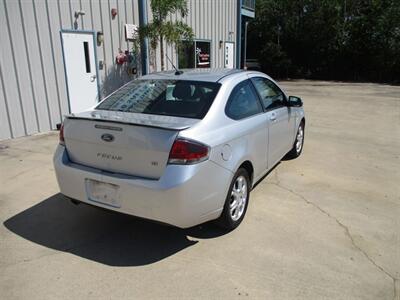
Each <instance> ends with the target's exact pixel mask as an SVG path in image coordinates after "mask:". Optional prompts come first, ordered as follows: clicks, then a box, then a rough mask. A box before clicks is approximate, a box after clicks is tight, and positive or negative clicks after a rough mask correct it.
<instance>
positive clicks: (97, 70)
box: [60, 29, 101, 113]
mask: <svg viewBox="0 0 400 300" xmlns="http://www.w3.org/2000/svg"><path fill="white" fill-rule="evenodd" d="M63 33H77V34H91V35H92V36H93V51H94V64H95V66H96V68H95V69H96V79H97V102H100V100H101V99H100V98H101V96H100V78H99V64H98V62H97V42H96V41H97V31H94V30H74V29H60V39H61V51H62V59H63V65H64V76H65V88H66V89H67V99H68V110H69V113H71V101H70V98H69V90H68V76H67V69H66V65H65V53H64V41H63V37H62V34H63Z"/></svg>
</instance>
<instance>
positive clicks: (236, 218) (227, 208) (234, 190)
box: [217, 168, 251, 230]
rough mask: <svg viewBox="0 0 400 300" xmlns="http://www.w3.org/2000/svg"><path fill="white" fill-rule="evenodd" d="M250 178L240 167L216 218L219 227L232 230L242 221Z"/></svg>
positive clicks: (247, 198)
mask: <svg viewBox="0 0 400 300" xmlns="http://www.w3.org/2000/svg"><path fill="white" fill-rule="evenodd" d="M250 188H251V186H250V179H249V174H248V173H247V171H246V169H243V168H240V169H239V170H238V171H237V172H236V174H235V176H234V177H233V180H232V182H231V185H230V187H229V191H228V195H227V197H226V200H225V205H224V210H223V211H222V214H221V216H220V218H219V219H218V220H217V223H218V225H220V226H221V227H223V228H225V229H228V230H232V229H235V228H236V227H238V226H239V224H240V223H241V222H242V220H243V218H244V216H245V214H246V211H247V206H248V204H249V196H250Z"/></svg>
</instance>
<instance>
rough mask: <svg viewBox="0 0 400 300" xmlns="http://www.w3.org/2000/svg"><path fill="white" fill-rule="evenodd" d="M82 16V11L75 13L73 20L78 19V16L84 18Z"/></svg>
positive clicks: (83, 13)
mask: <svg viewBox="0 0 400 300" xmlns="http://www.w3.org/2000/svg"><path fill="white" fill-rule="evenodd" d="M84 15H85V12H84V11H83V10H78V11H75V14H74V16H75V19H78V18H79V16H84Z"/></svg>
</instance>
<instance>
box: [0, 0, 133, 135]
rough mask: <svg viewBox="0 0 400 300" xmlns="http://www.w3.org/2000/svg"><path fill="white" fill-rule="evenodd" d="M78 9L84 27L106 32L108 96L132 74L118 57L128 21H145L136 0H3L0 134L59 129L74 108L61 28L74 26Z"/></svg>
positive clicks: (103, 52)
mask: <svg viewBox="0 0 400 300" xmlns="http://www.w3.org/2000/svg"><path fill="white" fill-rule="evenodd" d="M111 8H116V9H117V10H118V14H117V16H116V17H115V19H114V20H113V19H112V18H111ZM78 10H83V11H85V13H86V14H85V15H84V16H82V17H79V19H78V29H80V30H95V31H103V33H104V43H103V45H102V46H100V47H97V56H98V59H99V60H103V61H104V62H105V67H104V69H103V70H101V71H100V74H101V81H102V84H101V87H102V94H103V96H104V95H107V94H109V93H110V92H111V91H113V90H115V89H116V88H118V87H119V86H120V85H121V84H123V83H124V82H125V81H127V80H130V78H131V76H128V74H127V73H126V71H125V69H123V68H120V67H119V66H116V65H115V64H114V61H115V55H116V54H117V53H118V48H121V49H122V50H125V49H127V47H128V44H127V42H125V38H124V27H123V25H124V24H125V23H131V24H139V11H138V2H137V1H136V0H101V1H98V0H60V1H54V0H0V28H1V29H0V50H1V53H0V140H1V139H7V138H14V137H19V136H24V135H29V134H33V133H36V132H46V131H48V130H50V129H54V128H55V126H56V124H57V123H60V122H61V118H62V115H64V114H66V113H68V102H67V93H66V86H65V76H64V65H63V60H62V52H61V41H60V34H59V31H60V29H71V28H73V26H74V24H73V23H74V12H75V11H78Z"/></svg>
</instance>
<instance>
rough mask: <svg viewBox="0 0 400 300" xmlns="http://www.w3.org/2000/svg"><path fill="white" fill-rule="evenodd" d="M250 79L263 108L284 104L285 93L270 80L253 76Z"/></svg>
mask: <svg viewBox="0 0 400 300" xmlns="http://www.w3.org/2000/svg"><path fill="white" fill-rule="evenodd" d="M251 81H252V82H253V83H254V86H255V88H256V89H257V92H258V94H259V95H260V97H261V100H262V103H263V105H264V108H265V110H272V109H275V108H278V107H282V106H285V101H286V99H285V95H284V94H283V93H282V91H281V90H280V89H279V88H278V87H277V86H276V84H275V83H273V82H272V81H271V80H268V79H267V78H264V77H254V78H252V79H251Z"/></svg>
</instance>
